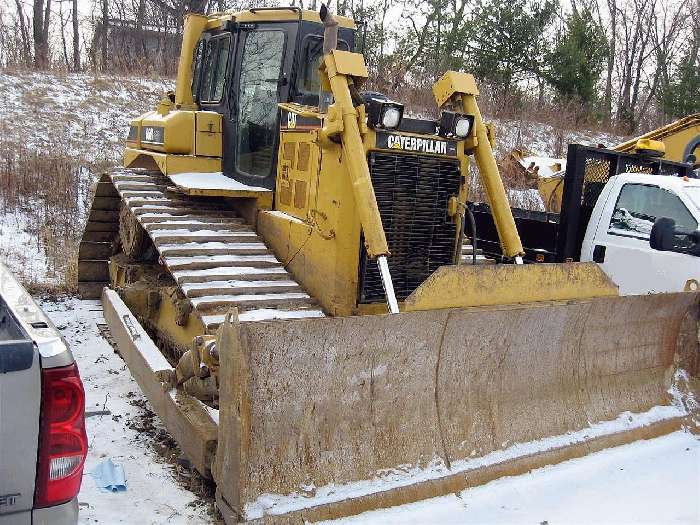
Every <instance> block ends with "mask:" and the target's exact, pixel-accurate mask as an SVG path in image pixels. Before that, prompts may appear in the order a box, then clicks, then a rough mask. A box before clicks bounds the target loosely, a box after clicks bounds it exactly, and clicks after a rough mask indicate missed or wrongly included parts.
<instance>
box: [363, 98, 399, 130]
mask: <svg viewBox="0 0 700 525" xmlns="http://www.w3.org/2000/svg"><path fill="white" fill-rule="evenodd" d="M365 109H366V110H367V125H368V126H369V127H370V128H382V129H396V128H398V127H399V124H401V118H402V117H403V104H399V103H398V102H391V101H390V100H382V99H379V98H370V99H369V100H367V101H366V102H365Z"/></svg>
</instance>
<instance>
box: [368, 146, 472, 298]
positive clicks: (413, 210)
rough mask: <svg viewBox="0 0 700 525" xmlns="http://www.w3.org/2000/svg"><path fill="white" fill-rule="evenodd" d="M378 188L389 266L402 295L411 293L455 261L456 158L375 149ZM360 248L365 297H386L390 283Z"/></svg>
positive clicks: (372, 166) (373, 170)
mask: <svg viewBox="0 0 700 525" xmlns="http://www.w3.org/2000/svg"><path fill="white" fill-rule="evenodd" d="M368 162H369V170H370V174H371V176H372V184H373V186H374V193H375V195H376V197H377V204H378V206H379V213H380V214H381V216H382V224H383V226H384V231H385V233H386V237H387V242H388V244H389V250H390V251H391V257H389V269H390V270H391V277H392V280H393V283H394V291H395V292H396V297H397V298H398V299H399V300H403V299H405V298H406V297H408V296H409V295H410V294H411V292H413V290H415V289H416V288H417V287H418V285H420V284H421V283H422V282H423V281H425V279H426V278H427V277H428V276H429V275H430V274H431V273H433V272H434V271H435V270H437V269H438V267H440V266H444V265H446V264H452V263H453V262H454V251H455V237H456V225H455V224H454V223H453V222H452V220H451V219H450V218H449V217H448V216H447V201H448V199H449V197H450V196H452V195H457V194H458V193H459V184H460V177H461V174H460V169H459V161H458V160H456V159H454V160H453V159H444V158H439V157H428V156H420V155H410V154H405V153H385V152H371V153H370V154H369V156H368ZM361 250H362V251H361V254H360V297H359V299H360V302H361V303H369V302H383V301H384V289H383V288H382V281H381V278H380V276H379V270H378V269H377V265H376V263H375V261H370V260H368V258H367V252H366V251H365V248H364V244H363V246H362V248H361Z"/></svg>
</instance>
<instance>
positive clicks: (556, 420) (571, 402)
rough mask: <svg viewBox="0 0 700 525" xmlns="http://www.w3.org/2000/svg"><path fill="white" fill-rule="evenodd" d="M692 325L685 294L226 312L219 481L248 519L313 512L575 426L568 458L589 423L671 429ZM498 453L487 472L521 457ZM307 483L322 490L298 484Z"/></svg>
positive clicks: (383, 497) (400, 495) (399, 491)
mask: <svg viewBox="0 0 700 525" xmlns="http://www.w3.org/2000/svg"><path fill="white" fill-rule="evenodd" d="M697 323H698V296H697V295H696V294H666V295H655V296H636V297H613V298H598V299H591V300H587V301H579V302H570V303H568V304H534V305H527V306H512V307H507V306H505V307H489V308H473V309H463V310H440V311H426V312H410V313H402V314H399V315H392V316H388V315H383V316H364V317H348V318H326V319H314V320H301V321H294V322H269V323H252V324H251V323H249V324H244V323H241V324H240V325H239V326H238V328H237V334H238V335H237V336H236V335H235V332H236V328H235V326H234V327H233V328H231V331H232V332H233V333H234V335H232V336H229V337H228V339H227V341H229V342H228V343H227V345H228V347H230V348H228V349H227V350H226V351H225V352H223V353H222V376H221V377H222V380H221V407H222V408H221V414H220V429H219V445H218V452H217V461H219V463H220V464H219V465H218V470H217V471H216V472H218V479H217V481H219V490H220V492H221V495H222V497H223V498H224V499H225V500H226V501H227V502H230V503H231V505H232V507H234V508H247V509H248V516H249V517H256V516H258V515H259V514H261V513H265V512H271V513H280V512H281V513H285V512H292V511H294V510H299V509H301V508H304V507H306V510H304V511H303V512H302V514H303V515H304V516H306V517H309V519H310V518H311V517H315V518H320V517H328V516H334V515H338V514H345V513H354V512H359V511H362V510H366V509H368V508H373V506H385V505H395V504H397V503H402V502H406V501H411V500H415V499H420V498H427V497H431V496H435V495H438V494H440V493H444V492H445V491H451V490H455V489H456V488H458V487H459V485H460V483H461V484H462V486H464V483H467V482H468V481H467V478H469V479H471V481H470V483H478V482H485V481H488V477H486V478H484V479H482V480H481V481H479V478H478V476H477V477H476V478H474V476H471V477H469V476H464V475H463V476H461V478H462V481H459V479H457V481H455V478H453V479H452V481H451V482H450V483H440V482H438V481H436V480H440V479H441V478H442V479H445V478H447V477H449V476H453V475H454V474H459V472H460V469H470V468H472V467H469V465H470V464H471V465H472V466H474V467H478V466H479V464H480V463H479V462H480V461H481V460H480V459H479V458H484V457H487V456H488V455H489V454H491V453H495V452H497V451H501V450H503V449H509V447H511V446H512V445H513V444H517V443H528V442H533V441H537V440H542V439H547V438H551V437H552V436H562V437H561V438H556V439H553V440H550V441H547V442H544V443H545V444H544V445H542V446H543V447H544V450H546V449H547V448H556V447H557V446H564V445H566V444H567V438H566V437H565V434H567V433H570V432H577V431H582V430H584V432H582V433H579V434H577V435H578V436H579V437H578V438H577V439H578V440H580V441H582V442H584V445H583V447H581V446H579V449H578V452H577V454H578V455H581V454H583V453H586V451H587V450H595V447H594V446H593V445H591V444H586V443H585V442H586V440H587V437H590V438H591V439H592V438H593V437H595V436H598V438H599V437H600V433H601V432H602V433H603V435H605V434H606V433H609V434H619V432H622V434H621V436H622V437H618V438H616V440H613V441H611V443H615V444H620V443H621V442H624V441H625V436H627V438H626V439H627V440H633V439H639V438H640V437H644V436H645V435H646V434H649V435H653V434H654V433H655V432H656V433H658V432H664V431H666V432H668V431H671V430H672V429H674V428H678V420H679V417H680V416H681V415H682V411H680V410H679V409H676V408H675V407H671V406H669V403H670V396H669V394H668V392H667V391H668V390H669V387H670V386H671V379H672V375H673V371H674V356H675V355H676V354H677V352H679V350H682V352H688V351H692V352H697V344H698V343H697V326H698V325H697ZM227 329H228V328H227ZM693 336H694V339H693ZM693 341H694V342H693ZM681 343H682V344H686V345H688V344H690V345H694V347H692V348H685V349H679V348H678V346H679V344H681ZM234 377H236V378H237V379H238V380H234ZM659 407H660V408H659ZM625 412H631V413H645V414H646V415H644V416H640V417H636V418H632V419H630V420H629V421H628V422H627V423H625V421H627V416H622V417H621V414H624V413H625ZM616 419H617V423H615V424H609V426H608V427H606V426H605V425H603V426H602V427H600V428H598V430H597V431H596V432H598V434H595V433H594V432H591V433H590V435H589V434H588V433H587V432H586V431H585V429H590V428H591V426H595V424H596V423H599V422H605V421H612V420H616ZM633 420H634V421H635V422H636V423H634V425H633V424H632V423H630V421H633ZM664 421H666V422H667V423H668V424H666V425H665V426H664V425H663V423H664ZM674 422H675V424H674ZM659 424H661V427H660V426H659ZM635 425H636V430H637V431H633V430H634V429H633V428H632V426H635ZM650 425H656V426H655V428H656V430H654V431H653V432H652V431H649V432H647V433H646V434H645V432H643V431H642V432H640V431H639V429H640V428H641V429H642V430H643V429H644V428H648V427H649V426H650ZM662 427H663V428H662ZM596 428H597V427H596ZM601 428H602V430H600V429H601ZM606 429H607V430H606ZM594 434H595V435H594ZM547 443H548V444H547ZM587 447H588V448H587ZM532 451H533V448H532V446H525V447H523V448H522V453H520V455H521V456H522V455H526V454H529V453H532ZM509 454H511V455H512V454H515V457H511V458H510V459H509V460H507V461H505V464H504V465H502V466H501V467H499V468H500V470H499V471H498V473H497V474H498V475H511V474H513V473H517V471H518V469H522V468H526V469H527V468H532V465H531V464H529V463H527V462H525V463H523V462H522V458H520V459H517V458H518V457H520V456H519V455H518V453H517V452H516V453H513V452H512V450H511V452H509ZM569 455H571V454H569ZM504 458H505V456H504ZM557 458H558V459H557ZM506 459H507V458H506ZM563 459H568V457H567V454H563V455H562V454H560V455H558V456H556V457H554V456H551V457H550V458H549V459H547V460H546V461H561V460H563ZM470 461H471V463H470ZM509 462H510V463H509ZM518 462H519V463H518ZM234 463H235V467H234V466H233V465H234ZM482 463H483V462H482ZM509 464H511V465H513V468H511V469H509V468H508V465H509ZM436 466H439V468H438V467H436ZM477 470H478V469H477ZM382 472H383V473H384V479H385V481H386V480H389V481H386V482H377V479H381V478H382ZM387 473H391V475H387ZM426 473H428V474H426ZM496 477H497V476H496ZM458 478H459V476H458ZM392 479H393V480H394V481H391V480H392ZM491 479H493V478H491ZM368 480H373V481H368ZM397 480H400V481H397ZM311 484H312V485H313V486H314V487H315V489H314V491H315V493H317V494H322V493H323V494H326V496H327V492H328V491H325V490H322V488H323V487H326V488H327V487H329V486H331V484H333V485H335V488H334V489H333V491H332V492H333V494H335V496H332V495H331V496H330V497H316V496H314V495H313V494H310V495H308V496H298V494H299V487H300V486H310V485H311ZM397 484H398V485H401V488H399V487H398V485H397ZM343 485H345V486H346V488H347V487H349V488H348V489H347V490H345V491H343V490H342V489H341V488H339V487H341V486H343ZM353 487H355V488H354V489H353ZM293 493H296V494H297V496H290V495H291V494H293ZM372 493H374V496H375V497H374V498H373V497H372ZM263 494H277V495H280V499H279V500H278V503H277V504H275V505H272V506H269V501H271V500H269V499H267V500H266V499H265V498H264V497H262V498H261V495H263ZM266 502H267V503H266ZM279 502H282V503H279ZM266 505H268V507H266ZM309 509H315V510H314V511H313V512H314V513H312V511H311V510H309ZM334 509H335V510H334Z"/></svg>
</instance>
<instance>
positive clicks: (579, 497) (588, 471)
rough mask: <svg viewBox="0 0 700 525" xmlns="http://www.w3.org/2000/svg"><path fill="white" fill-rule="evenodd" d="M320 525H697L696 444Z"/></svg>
mask: <svg viewBox="0 0 700 525" xmlns="http://www.w3.org/2000/svg"><path fill="white" fill-rule="evenodd" d="M324 523H326V525H329V524H331V523H332V524H334V525H351V524H355V523H358V524H359V523H362V524H363V525H374V524H377V525H379V524H386V523H401V524H406V525H409V524H425V523H440V524H442V525H451V524H455V525H456V524H464V523H472V524H511V523H513V524H515V523H531V524H538V523H539V524H541V525H557V524H579V523H580V524H589V523H596V524H616V525H622V524H639V523H649V524H651V523H653V524H665V523H678V524H688V525H691V524H698V523H700V437H698V436H694V435H692V434H689V433H686V432H675V433H673V434H670V435H668V436H663V437H660V438H656V439H652V440H649V441H638V442H636V443H631V444H629V445H624V446H621V447H617V448H613V449H607V450H603V451H601V452H598V453H595V454H591V455H589V456H586V457H584V458H580V459H574V460H571V461H567V462H565V463H561V464H559V465H554V466H549V467H545V468H541V469H537V470H534V471H532V472H530V473H529V474H525V475H522V476H517V477H508V478H502V479H499V480H496V481H492V482H491V483H487V484H486V485H483V486H480V487H475V488H472V489H467V490H464V491H462V492H459V493H457V494H453V495H450V496H444V497H439V498H433V499H430V500H425V501H421V502H417V503H412V504H409V505H403V506H401V507H393V508H389V509H382V510H377V511H372V512H366V513H364V514H360V515H358V516H353V517H350V518H345V519H341V520H335V521H332V522H324Z"/></svg>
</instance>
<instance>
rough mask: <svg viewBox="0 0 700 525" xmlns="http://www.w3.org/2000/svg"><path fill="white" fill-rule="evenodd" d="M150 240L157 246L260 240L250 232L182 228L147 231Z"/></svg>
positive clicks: (252, 241)
mask: <svg viewBox="0 0 700 525" xmlns="http://www.w3.org/2000/svg"><path fill="white" fill-rule="evenodd" d="M148 233H149V234H150V236H151V239H153V241H154V242H155V243H156V245H157V246H160V245H163V244H171V243H177V244H182V243H191V242H237V243H256V242H260V238H259V237H258V235H257V234H256V233H255V232H251V231H229V230H199V231H190V230H186V229H183V228H179V229H173V230H161V229H156V228H151V229H149V230H148Z"/></svg>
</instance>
